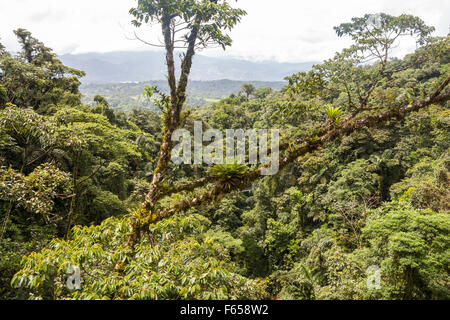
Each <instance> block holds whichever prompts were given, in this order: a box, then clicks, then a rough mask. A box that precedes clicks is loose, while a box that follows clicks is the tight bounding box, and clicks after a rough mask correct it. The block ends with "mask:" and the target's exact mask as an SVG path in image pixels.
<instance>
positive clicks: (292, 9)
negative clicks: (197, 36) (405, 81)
mask: <svg viewBox="0 0 450 320" xmlns="http://www.w3.org/2000/svg"><path fill="white" fill-rule="evenodd" d="M136 2H137V1H135V0H77V1H73V0H0V38H1V40H0V41H1V42H2V43H3V44H4V45H6V47H7V48H8V49H9V50H12V51H14V50H17V49H18V46H17V44H16V41H15V37H14V35H13V33H12V30H14V29H16V28H19V27H21V28H25V29H28V30H30V31H31V32H32V33H33V34H34V36H35V37H37V38H38V39H40V40H41V41H43V42H44V43H46V44H47V46H50V47H52V48H53V49H54V50H55V51H56V52H57V53H58V54H63V53H84V52H107V51H115V50H149V49H150V48H149V47H148V46H146V45H144V44H142V43H140V42H138V41H132V40H128V39H127V37H131V35H132V32H133V30H134V28H133V27H131V25H130V21H131V16H130V15H129V14H128V10H129V9H130V8H131V7H132V6H134V5H135V3H136ZM237 5H238V6H239V7H241V8H243V9H245V10H246V11H247V12H248V15H247V16H246V17H244V19H243V20H242V23H241V24H240V25H238V26H237V27H236V28H235V30H234V31H233V33H232V37H233V39H234V43H233V46H232V47H231V48H229V49H227V51H226V52H225V53H224V52H222V51H220V50H207V51H203V52H202V54H206V55H213V56H223V55H226V56H235V57H242V58H246V59H253V60H264V59H266V60H268V59H274V60H277V61H280V62H306V61H319V60H323V59H326V58H330V57H331V56H332V55H333V54H334V53H335V52H336V51H339V50H340V49H342V48H344V47H346V46H347V45H348V43H349V42H348V41H347V40H343V39H339V38H337V36H336V35H335V33H334V31H333V26H336V25H338V24H339V23H342V22H348V21H350V19H351V18H352V17H354V16H361V15H363V14H365V13H377V12H385V13H388V14H392V15H398V14H401V13H407V14H413V15H417V16H419V17H421V18H422V19H423V20H424V21H425V22H426V23H427V24H429V25H433V26H435V27H436V33H435V35H447V34H448V32H449V31H450V30H449V27H450V0H408V1H399V0H341V1H333V0H314V1H301V0H239V1H238V4H237ZM147 29H148V28H147ZM155 31H156V32H158V34H159V32H160V31H159V30H155ZM139 32H140V34H141V35H142V36H146V37H150V33H148V31H146V30H145V29H142V30H140V31H139ZM149 32H151V31H149ZM413 49H414V48H413V47H412V45H411V44H409V45H407V46H406V47H403V48H401V51H399V53H398V54H399V55H401V54H402V53H406V52H407V51H410V50H413Z"/></svg>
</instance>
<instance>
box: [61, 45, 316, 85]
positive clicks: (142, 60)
mask: <svg viewBox="0 0 450 320" xmlns="http://www.w3.org/2000/svg"><path fill="white" fill-rule="evenodd" d="M60 58H61V60H62V62H63V63H64V64H66V65H68V66H70V67H73V68H76V69H80V70H83V71H85V72H86V77H84V78H83V79H82V82H83V83H84V84H88V83H120V82H140V81H148V80H151V79H159V80H162V79H165V78H166V73H165V72H166V69H165V63H164V62H165V57H164V53H163V52H156V51H117V52H108V53H84V54H65V55H62V56H60ZM176 60H177V63H178V65H179V64H180V63H179V60H180V59H176ZM313 64H314V63H313V62H306V63H278V62H275V61H263V62H252V61H247V60H240V59H235V58H213V57H206V56H202V55H196V56H195V57H194V64H193V67H192V72H191V79H192V80H199V81H212V80H221V79H229V80H236V81H251V80H257V81H282V80H283V78H284V77H286V76H288V75H291V74H294V73H297V72H300V71H306V70H309V69H310V68H311V66H312V65H313ZM178 69H179V68H178Z"/></svg>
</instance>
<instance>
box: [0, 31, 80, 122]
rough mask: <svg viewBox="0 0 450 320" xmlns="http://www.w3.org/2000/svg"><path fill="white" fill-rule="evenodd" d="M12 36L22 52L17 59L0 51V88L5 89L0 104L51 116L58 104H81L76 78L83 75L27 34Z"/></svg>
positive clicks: (21, 33)
mask: <svg viewBox="0 0 450 320" xmlns="http://www.w3.org/2000/svg"><path fill="white" fill-rule="evenodd" d="M14 33H15V35H16V36H17V38H18V40H19V43H20V44H21V46H22V50H21V52H19V54H18V55H17V57H13V56H11V54H10V53H7V52H3V53H1V52H0V88H1V87H3V88H4V89H0V102H1V100H5V101H6V102H10V103H12V104H15V105H17V106H19V107H22V108H33V109H34V110H37V111H38V112H39V113H41V114H51V113H52V112H54V111H55V110H56V105H57V104H65V105H70V106H75V105H80V104H81V102H80V98H81V93H80V92H79V90H78V88H79V86H80V84H81V83H80V81H79V78H81V77H82V76H84V74H85V73H84V72H82V71H80V70H76V69H73V68H70V67H67V66H65V65H64V64H63V63H62V62H61V61H60V60H59V59H58V58H57V57H56V54H55V53H53V52H52V50H51V49H50V48H48V47H46V46H45V45H44V44H43V43H42V42H40V41H39V40H37V39H36V38H34V37H33V36H32V35H31V33H30V32H29V31H27V30H24V29H17V30H16V31H14ZM5 90H6V94H5V93H4V91H5ZM2 91H3V93H2ZM2 96H5V97H2Z"/></svg>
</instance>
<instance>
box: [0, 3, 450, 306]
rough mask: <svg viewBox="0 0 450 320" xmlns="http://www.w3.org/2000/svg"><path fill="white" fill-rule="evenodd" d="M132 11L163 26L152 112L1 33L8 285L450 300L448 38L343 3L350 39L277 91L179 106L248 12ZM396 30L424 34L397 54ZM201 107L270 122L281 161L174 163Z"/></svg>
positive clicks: (26, 294) (101, 294) (116, 294)
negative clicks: (71, 277)
mask: <svg viewBox="0 0 450 320" xmlns="http://www.w3.org/2000/svg"><path fill="white" fill-rule="evenodd" d="M130 13H131V15H132V16H133V17H134V20H133V23H134V25H135V26H136V27H140V26H141V25H144V24H148V23H153V24H154V25H156V26H159V27H160V28H161V32H162V34H163V35H164V44H163V47H164V48H163V49H164V50H165V52H166V61H165V63H166V64H167V76H168V77H167V85H168V88H169V90H168V93H164V92H162V91H160V90H159V89H158V88H156V87H151V86H149V87H147V88H146V90H145V92H144V94H146V96H147V97H148V98H149V99H153V102H154V104H155V105H156V106H158V107H159V110H157V111H149V110H140V109H134V110H132V111H129V112H123V111H118V110H114V109H113V108H111V107H110V105H109V102H108V100H107V99H106V98H104V97H103V96H101V95H97V96H95V97H94V99H93V101H95V103H94V105H93V106H89V105H85V104H83V103H82V102H81V97H82V96H81V93H80V90H79V87H80V78H81V77H82V76H83V75H84V72H83V71H80V70H76V69H73V68H70V67H67V66H65V65H63V64H62V63H61V61H60V60H58V58H57V57H56V55H55V54H54V53H53V51H52V50H51V49H50V48H48V47H46V46H45V44H43V43H42V42H40V41H39V40H38V39H36V38H34V37H33V35H32V34H31V32H29V31H27V30H24V29H18V30H16V31H15V33H16V35H17V39H18V41H19V43H20V44H21V46H22V50H21V51H20V52H19V53H18V54H16V55H12V54H11V53H9V52H7V51H6V50H5V48H4V47H3V46H2V45H1V44H0V218H1V233H0V256H1V261H0V298H1V299H294V300H297V299H298V300H302V299H449V298H450V276H449V266H450V255H449V253H450V250H449V247H450V219H449V216H448V214H449V209H450V207H449V203H450V201H449V199H450V193H449V190H450V189H449V169H450V157H449V156H450V154H449V143H450V140H449V138H450V136H449V125H450V111H449V109H448V106H449V104H448V99H449V96H450V90H449V87H448V84H449V82H450V50H449V48H450V47H449V45H450V43H449V37H433V36H432V32H433V30H434V28H433V27H431V26H427V25H425V23H424V22H423V21H422V20H421V19H420V18H418V17H415V16H411V15H400V16H390V15H387V14H379V15H378V16H377V20H374V16H373V15H370V14H368V15H365V16H363V17H357V18H353V19H352V21H351V22H348V23H343V24H341V25H339V26H337V27H336V28H335V31H336V34H337V36H339V37H350V38H351V39H352V41H353V45H352V46H351V47H349V48H347V49H345V50H343V51H342V52H339V53H337V54H336V55H335V56H334V57H331V58H330V59H328V60H326V61H325V62H323V63H322V64H318V65H315V66H314V67H313V68H312V70H310V71H309V72H300V73H298V74H294V75H292V76H289V77H287V78H286V80H287V84H286V86H284V87H283V88H282V89H281V90H278V91H276V90H271V89H256V88H255V87H254V86H252V85H251V84H248V85H244V86H243V87H242V90H241V91H240V92H236V93H235V94H232V95H230V96H229V97H227V98H224V99H221V100H220V101H217V102H214V103H211V104H210V105H207V106H204V107H198V108H189V109H188V108H187V107H186V101H187V94H186V92H187V91H186V90H187V86H188V83H189V74H190V69H191V66H192V58H193V56H194V55H195V53H196V51H197V50H198V49H201V48H206V47H208V46H210V45H219V46H222V47H223V48H224V49H226V47H228V46H230V45H231V44H232V39H231V38H230V37H229V35H228V34H227V32H228V31H229V30H231V29H232V28H233V27H234V26H235V25H236V24H238V23H239V21H240V19H241V18H242V17H243V16H244V15H245V14H246V13H245V12H244V11H243V10H240V9H235V8H234V7H231V6H230V5H229V4H228V3H227V2H225V1H216V2H210V1H206V0H204V1H198V0H186V1H167V0H166V1H162V0H161V1H159V0H149V1H140V0H139V1H137V6H136V7H135V8H132V9H131V10H130ZM404 38H413V39H415V40H416V42H417V50H416V51H415V52H411V53H410V54H408V55H407V56H405V57H404V58H403V59H398V58H393V57H392V56H391V52H392V49H393V47H394V46H396V45H397V44H398V42H401V41H402V40H403V39H404ZM175 50H184V55H183V56H182V64H181V70H180V71H179V72H178V73H176V71H175V63H174V59H175V57H174V55H173V53H174V51H175ZM161 63H164V62H163V61H162V62H161ZM176 74H179V77H178V78H177V77H176V76H175V75H176ZM194 121H202V122H203V125H204V127H205V128H216V129H219V130H226V129H237V128H242V129H250V128H257V129H265V128H278V129H279V130H280V132H281V145H280V172H279V173H278V174H277V175H275V176H262V175H261V174H260V173H261V170H262V169H263V166H257V165H248V166H244V168H243V167H242V166H241V167H238V165H230V166H222V167H215V168H210V167H208V166H206V165H182V166H176V165H174V164H173V163H171V161H170V156H171V152H172V149H173V142H172V139H171V137H172V135H173V133H174V131H175V130H176V129H178V128H186V129H187V130H190V131H192V130H193V123H194ZM73 265H75V266H78V267H79V268H80V272H81V286H80V289H79V290H70V289H69V288H68V287H67V285H66V281H67V277H68V269H69V268H70V266H73ZM373 266H377V267H378V268H379V272H380V273H379V274H380V286H379V287H377V288H373V287H370V286H369V285H368V282H367V279H368V277H370V276H371V271H370V270H373V269H371V267H373Z"/></svg>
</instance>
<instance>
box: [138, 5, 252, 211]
mask: <svg viewBox="0 0 450 320" xmlns="http://www.w3.org/2000/svg"><path fill="white" fill-rule="evenodd" d="M130 13H131V14H132V15H133V16H134V17H135V18H136V19H135V20H133V24H134V25H135V26H137V27H139V26H141V25H142V23H144V22H145V23H149V22H156V23H159V24H160V25H161V30H162V35H163V38H164V42H163V44H161V45H157V44H151V45H154V46H161V47H164V49H165V51H166V63H167V81H168V84H169V88H170V94H169V96H166V95H162V99H161V100H162V101H161V107H162V108H163V114H164V128H163V132H164V137H163V141H162V145H161V150H160V155H159V159H158V162H157V164H156V167H155V170H154V174H153V180H152V182H151V184H150V190H149V192H148V195H147V198H146V201H145V204H144V206H143V208H144V211H145V212H146V213H145V215H146V216H147V217H151V216H152V215H154V214H156V212H154V211H155V205H156V202H157V201H158V200H159V199H160V198H161V195H162V193H161V187H162V182H163V180H164V175H165V172H166V170H167V167H168V165H169V161H170V156H171V151H172V148H173V142H172V135H173V133H174V131H175V130H176V129H177V128H179V126H180V125H181V123H182V118H183V114H182V111H183V107H184V103H185V101H186V88H187V84H188V80H189V74H190V71H191V67H192V59H193V57H194V55H195V52H196V50H199V49H204V48H207V47H209V46H211V45H219V46H221V47H222V48H223V49H225V48H226V47H227V46H230V45H231V43H232V40H231V38H230V36H229V35H228V34H226V33H224V31H226V30H231V29H232V28H233V27H234V26H235V25H236V24H237V23H238V22H239V21H240V20H241V17H242V16H243V15H245V14H246V13H245V11H243V10H241V9H234V8H232V7H231V6H230V5H229V4H228V2H227V1H220V2H219V1H217V3H214V2H211V1H206V0H201V1H198V0H188V1H175V0H151V1H143V0H139V1H138V6H137V7H136V8H132V9H131V10H130ZM175 49H184V50H185V52H184V53H183V54H182V63H181V74H180V77H179V79H178V81H177V80H176V78H175V61H174V50H175Z"/></svg>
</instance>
